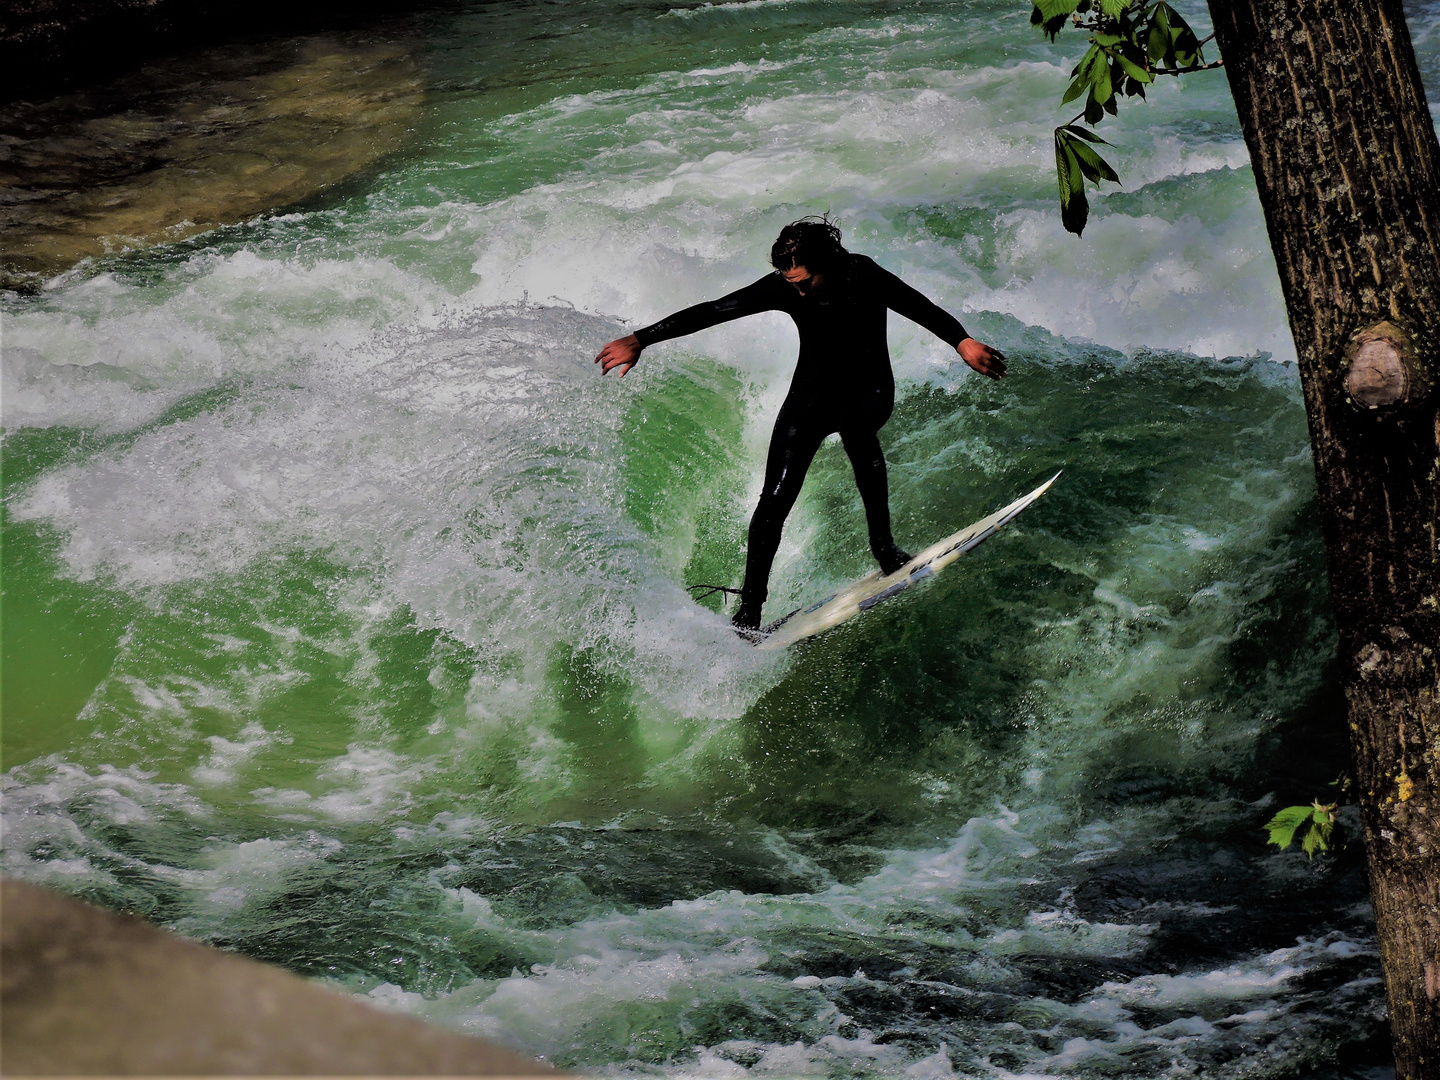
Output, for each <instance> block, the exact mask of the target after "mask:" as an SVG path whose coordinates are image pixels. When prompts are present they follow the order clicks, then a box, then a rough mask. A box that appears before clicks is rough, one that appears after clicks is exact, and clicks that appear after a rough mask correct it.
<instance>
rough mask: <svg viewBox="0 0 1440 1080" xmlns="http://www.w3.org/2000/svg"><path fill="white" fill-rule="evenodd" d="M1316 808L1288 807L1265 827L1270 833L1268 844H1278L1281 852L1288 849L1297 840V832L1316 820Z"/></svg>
mask: <svg viewBox="0 0 1440 1080" xmlns="http://www.w3.org/2000/svg"><path fill="white" fill-rule="evenodd" d="M1314 815H1315V808H1314V807H1313V806H1287V807H1285V809H1284V810H1281V811H1280V812H1279V813H1278V814H1276V815H1275V816H1274V817H1273V818H1271V819H1270V820H1269V821H1268V822H1267V823H1266V825H1265V828H1266V830H1267V831H1268V832H1269V833H1270V839H1269V840H1268V841H1267V843H1271V844H1276V845H1278V846H1279V848H1280V850H1281V851H1284V850H1285V849H1286V848H1288V847H1289V846H1290V844H1291V842H1292V841H1294V839H1295V833H1296V830H1298V829H1299V828H1300V826H1302V825H1304V824H1305V823H1306V822H1308V821H1311V820H1313V819H1314Z"/></svg>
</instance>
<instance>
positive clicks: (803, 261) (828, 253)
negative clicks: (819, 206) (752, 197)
mask: <svg viewBox="0 0 1440 1080" xmlns="http://www.w3.org/2000/svg"><path fill="white" fill-rule="evenodd" d="M849 256H850V253H849V252H848V251H846V250H845V247H844V245H843V244H841V243H840V230H839V228H838V227H836V225H835V223H834V222H833V221H831V220H830V218H829V217H828V216H825V217H816V216H811V217H803V218H801V219H800V220H799V221H792V222H790V224H789V225H786V226H785V227H784V228H783V229H781V230H780V235H779V236H778V237H777V238H776V240H775V243H774V245H773V246H772V247H771V248H770V265H771V266H773V267H775V269H776V270H793V269H794V268H795V267H797V266H803V267H805V269H807V270H809V271H810V272H811V273H814V274H822V273H825V272H826V271H832V270H834V269H835V268H836V267H837V266H839V265H842V264H843V263H844V261H845V260H846V259H847V258H849Z"/></svg>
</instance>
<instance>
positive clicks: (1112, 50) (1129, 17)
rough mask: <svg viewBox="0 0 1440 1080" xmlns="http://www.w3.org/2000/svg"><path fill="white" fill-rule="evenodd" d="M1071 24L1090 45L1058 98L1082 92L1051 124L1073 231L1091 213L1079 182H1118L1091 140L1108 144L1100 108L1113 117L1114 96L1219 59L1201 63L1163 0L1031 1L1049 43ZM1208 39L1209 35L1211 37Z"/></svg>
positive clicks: (1207, 67) (1183, 25)
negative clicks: (1072, 110) (1077, 105)
mask: <svg viewBox="0 0 1440 1080" xmlns="http://www.w3.org/2000/svg"><path fill="white" fill-rule="evenodd" d="M1066 23H1070V24H1072V25H1074V26H1075V27H1076V28H1077V29H1079V30H1081V31H1085V32H1087V33H1088V34H1089V35H1090V48H1089V49H1088V50H1086V52H1085V55H1084V56H1082V57H1081V58H1080V63H1078V64H1076V65H1075V70H1074V71H1072V72H1071V73H1070V77H1071V81H1070V85H1069V87H1067V88H1066V90H1065V96H1064V97H1062V98H1061V99H1060V104H1062V105H1065V104H1068V103H1070V102H1072V101H1074V100H1076V99H1077V98H1080V97H1084V99H1085V107H1084V109H1083V110H1081V111H1080V113H1078V114H1077V115H1076V116H1075V117H1073V118H1072V119H1071V120H1070V121H1069V122H1068V123H1065V124H1061V125H1060V126H1059V127H1057V128H1056V129H1055V176H1056V180H1057V182H1058V184H1059V188H1060V220H1061V222H1062V223H1063V224H1064V225H1065V228H1066V229H1067V230H1068V231H1069V232H1072V233H1074V234H1075V235H1076V236H1079V235H1080V234H1081V233H1082V232H1084V231H1085V223H1086V221H1087V220H1088V219H1089V217H1090V202H1089V200H1088V199H1087V198H1086V197H1085V182H1086V181H1087V180H1088V181H1090V182H1091V183H1093V184H1095V185H1096V186H1097V187H1098V186H1099V184H1100V181H1102V180H1111V181H1114V182H1115V183H1119V181H1120V177H1119V176H1118V175H1116V172H1115V170H1114V169H1113V168H1111V167H1110V165H1109V163H1108V162H1106V161H1105V159H1104V158H1102V157H1101V156H1100V155H1099V153H1097V152H1096V150H1095V149H1094V146H1093V145H1091V144H1094V143H1099V144H1100V145H1102V146H1108V145H1110V144H1109V143H1107V142H1106V141H1105V140H1104V139H1102V138H1100V136H1099V135H1097V134H1095V132H1093V131H1089V130H1087V129H1086V128H1083V127H1080V126H1079V123H1080V122H1081V121H1083V122H1084V123H1085V124H1087V125H1088V126H1089V127H1091V128H1093V127H1094V126H1095V125H1096V124H1098V123H1100V121H1102V120H1103V119H1105V114H1106V113H1109V114H1110V115H1111V116H1116V115H1118V112H1119V98H1120V96H1121V95H1122V94H1123V95H1124V96H1125V97H1138V98H1141V99H1142V100H1143V99H1144V97H1145V87H1147V86H1148V85H1150V84H1151V83H1153V82H1154V81H1155V79H1156V77H1157V76H1160V75H1189V74H1191V73H1192V72H1196V71H1211V70H1213V69H1215V68H1218V67H1220V66H1221V65H1222V64H1223V63H1224V61H1222V60H1216V61H1215V62H1214V63H1208V64H1207V63H1206V62H1205V57H1204V56H1203V55H1202V53H1201V49H1202V48H1203V47H1204V46H1205V44H1206V42H1208V41H1209V40H1210V38H1209V37H1207V38H1205V39H1204V40H1201V39H1199V38H1197V37H1196V36H1195V31H1194V30H1192V29H1190V24H1189V23H1187V22H1186V21H1185V20H1184V19H1183V18H1182V17H1181V16H1180V13H1179V12H1177V11H1176V10H1175V9H1174V8H1173V7H1171V6H1170V5H1169V4H1167V3H1165V0H1034V6H1033V9H1032V10H1031V12H1030V24H1031V25H1032V26H1038V27H1040V29H1041V31H1042V32H1043V33H1044V34H1045V35H1046V36H1047V37H1049V38H1050V40H1051V41H1054V40H1055V39H1056V37H1057V36H1058V35H1059V33H1060V31H1061V30H1062V29H1064V27H1065V24H1066ZM1211 36H1212V37H1213V35H1211Z"/></svg>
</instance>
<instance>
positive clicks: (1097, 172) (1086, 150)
mask: <svg viewBox="0 0 1440 1080" xmlns="http://www.w3.org/2000/svg"><path fill="white" fill-rule="evenodd" d="M1067 146H1068V148H1069V150H1070V152H1071V153H1072V154H1074V155H1075V160H1076V161H1078V162H1079V163H1080V171H1081V172H1083V173H1084V174H1085V179H1087V180H1092V181H1094V182H1095V183H1097V184H1098V183H1099V182H1100V181H1101V180H1113V181H1114V182H1115V183H1117V184H1118V183H1119V182H1120V177H1119V176H1118V175H1116V172H1115V170H1114V169H1112V168H1111V167H1110V165H1109V164H1108V163H1107V162H1106V161H1105V159H1104V158H1102V157H1101V156H1100V155H1099V154H1097V153H1096V152H1095V151H1094V150H1092V149H1091V148H1090V147H1088V146H1086V145H1085V144H1084V143H1082V142H1071V143H1068V144H1067Z"/></svg>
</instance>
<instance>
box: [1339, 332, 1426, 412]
mask: <svg viewBox="0 0 1440 1080" xmlns="http://www.w3.org/2000/svg"><path fill="white" fill-rule="evenodd" d="M1345 361H1346V365H1347V366H1348V368H1349V371H1348V372H1347V374H1346V376H1345V392H1346V394H1347V395H1349V398H1350V401H1351V402H1352V403H1354V404H1355V405H1356V406H1357V407H1359V408H1361V409H1366V410H1370V409H1384V410H1386V411H1389V410H1393V409H1398V408H1402V407H1404V406H1406V405H1415V404H1418V403H1419V402H1420V401H1422V400H1423V399H1424V398H1425V396H1426V395H1427V394H1428V393H1429V392H1430V379H1429V377H1428V374H1427V373H1426V371H1425V369H1424V367H1423V366H1422V365H1421V363H1420V360H1419V358H1418V356H1417V355H1416V351H1415V342H1414V339H1412V338H1411V337H1410V335H1409V334H1407V333H1406V332H1405V331H1404V330H1403V329H1401V328H1400V327H1398V326H1396V325H1395V324H1394V323H1392V322H1389V321H1381V322H1378V323H1374V324H1373V325H1371V326H1367V327H1365V328H1364V329H1363V330H1359V331H1357V332H1356V333H1355V335H1354V336H1353V337H1352V338H1351V339H1350V347H1349V348H1348V349H1346V351H1345Z"/></svg>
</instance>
